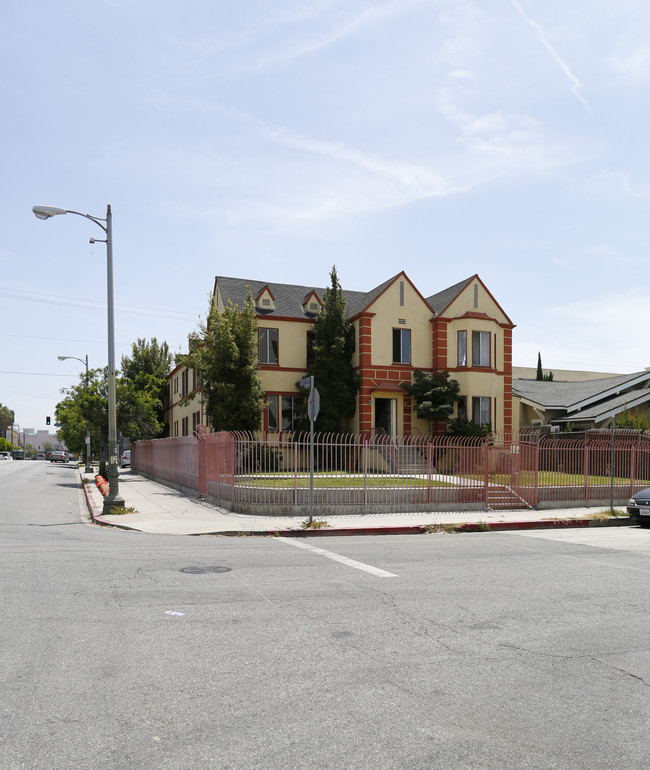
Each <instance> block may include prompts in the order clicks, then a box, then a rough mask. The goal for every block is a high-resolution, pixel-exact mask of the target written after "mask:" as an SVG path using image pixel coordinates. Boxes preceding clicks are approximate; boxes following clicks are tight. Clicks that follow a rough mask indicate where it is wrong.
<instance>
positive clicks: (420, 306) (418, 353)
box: [369, 278, 433, 369]
mask: <svg viewBox="0 0 650 770" xmlns="http://www.w3.org/2000/svg"><path fill="white" fill-rule="evenodd" d="M401 281H403V283H404V305H400V282H401ZM369 311H370V312H371V313H374V314H375V315H374V317H373V318H372V321H371V340H372V358H371V364H372V365H373V366H391V365H392V364H393V329H410V331H411V365H412V366H413V367H414V368H415V369H431V367H432V366H433V346H432V330H431V310H430V308H429V307H428V305H427V304H426V303H425V302H424V301H423V299H422V298H421V297H420V295H419V294H418V293H417V292H416V291H415V290H414V288H413V287H412V286H411V284H410V283H409V281H407V280H406V279H401V278H400V279H398V280H397V281H395V283H393V284H392V286H390V287H389V288H388V289H387V290H386V291H385V292H384V293H383V294H382V295H381V296H380V297H378V298H377V299H376V300H375V302H373V304H372V305H371V306H370V308H369ZM400 320H402V321H404V323H400Z"/></svg>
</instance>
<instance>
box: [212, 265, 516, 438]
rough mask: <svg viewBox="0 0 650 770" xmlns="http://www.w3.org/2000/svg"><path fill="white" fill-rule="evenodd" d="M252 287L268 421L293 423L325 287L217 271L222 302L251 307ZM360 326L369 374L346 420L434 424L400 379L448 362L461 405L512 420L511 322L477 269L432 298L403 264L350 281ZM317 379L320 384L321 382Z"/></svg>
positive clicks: (361, 358) (360, 352) (363, 424)
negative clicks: (367, 279)
mask: <svg viewBox="0 0 650 770" xmlns="http://www.w3.org/2000/svg"><path fill="white" fill-rule="evenodd" d="M249 291H250V293H251V296H252V298H253V301H254V303H255V313H256V317H257V326H258V342H259V362H258V372H259V375H260V378H261V380H262V384H263V387H264V390H265V392H266V408H265V412H264V429H265V430H266V431H269V432H271V433H281V432H283V431H291V430H293V428H294V416H295V415H296V406H297V401H296V399H297V398H298V391H297V388H296V383H297V382H298V381H299V380H300V379H301V378H302V377H303V376H304V374H305V372H306V368H307V358H308V356H309V355H310V352H309V351H310V345H311V344H312V342H313V325H314V319H315V318H316V316H317V314H318V312H319V310H320V307H321V304H322V301H323V297H324V295H325V291H326V288H325V287H322V286H306V285H296V284H286V283H277V282H273V281H268V282H267V281H263V280H259V279H246V278H233V277H228V276H217V277H216V278H215V283H214V292H213V297H214V302H215V304H216V306H217V309H219V310H223V309H224V308H225V306H226V304H227V303H228V302H229V301H230V302H232V304H234V305H237V306H239V307H243V305H244V303H245V301H246V297H247V294H248V292H249ZM343 294H344V297H345V301H346V306H347V311H348V315H349V317H350V318H351V320H352V322H353V325H354V328H355V335H356V336H355V341H356V349H355V354H354V359H353V365H354V366H355V368H356V370H357V371H358V373H359V375H360V377H361V389H360V392H359V396H358V401H357V411H356V414H355V416H354V418H353V420H352V421H351V422H350V424H349V425H347V426H345V428H346V429H347V430H349V431H351V432H355V433H372V432H375V431H385V432H386V433H388V434H389V435H393V436H396V435H404V434H411V433H413V432H418V431H420V432H423V433H424V432H426V431H427V430H428V426H427V425H426V423H425V422H423V421H421V420H419V419H418V418H417V417H416V415H415V413H414V411H413V404H412V403H411V400H410V399H409V397H408V395H407V394H406V392H405V391H404V389H403V388H402V387H401V385H402V384H404V383H411V382H412V378H413V372H414V371H415V370H420V371H424V372H436V371H443V370H449V372H450V374H451V376H452V377H453V378H454V379H456V380H457V381H458V382H459V383H460V385H461V391H460V392H461V400H460V402H459V404H458V414H459V415H465V416H467V417H469V419H472V420H474V421H476V422H481V423H486V422H490V423H492V425H493V426H494V427H495V428H497V429H503V428H506V429H510V428H511V427H512V416H513V412H512V393H511V382H512V329H513V328H514V326H513V324H512V322H511V321H510V319H509V318H508V316H507V315H506V314H505V313H504V311H503V310H502V309H501V307H500V306H499V304H498V302H497V301H496V300H495V299H494V297H493V296H492V294H491V293H490V292H489V291H488V289H487V288H486V287H485V285H484V284H483V282H482V281H481V279H480V278H479V276H478V275H474V276H471V277H470V278H467V279H466V280H464V281H461V282H459V283H457V284H454V286H451V287H449V288H447V289H444V290H443V291H440V292H438V293H436V294H432V295H430V296H429V297H428V298H425V295H424V294H422V293H421V292H420V291H419V290H418V289H417V288H416V287H415V286H414V284H413V283H412V282H411V280H410V279H409V278H408V276H407V275H406V274H405V273H404V272H401V273H398V274H397V275H395V276H393V277H392V278H389V279H388V280H386V281H384V282H382V283H381V284H379V285H378V286H375V287H374V288H372V289H370V290H369V291H350V290H347V289H344V290H343ZM316 387H318V383H316Z"/></svg>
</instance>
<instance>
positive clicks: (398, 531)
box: [97, 517, 636, 537]
mask: <svg viewBox="0 0 650 770" xmlns="http://www.w3.org/2000/svg"><path fill="white" fill-rule="evenodd" d="M97 523H98V524H102V525H103V526H105V527H116V528H117V529H124V530H131V531H133V532H139V531H140V530H139V529H138V528H137V527H130V526H129V525H128V524H115V523H114V522H108V521H102V520H101V517H99V518H98V519H97ZM635 523H636V522H634V521H633V520H631V519H629V518H622V519H605V520H599V519H549V520H543V521H504V522H495V523H493V524H488V526H489V529H483V527H484V526H485V523H478V522H477V523H469V522H465V523H463V524H448V525H444V524H441V525H431V526H428V525H425V524H414V525H413V526H386V527H346V528H341V527H324V528H323V529H269V530H239V531H235V530H225V531H223V530H220V531H215V532H192V533H188V534H187V535H185V536H186V537H203V536H208V537H346V536H352V535H358V536H360V535H377V536H379V535H425V534H435V533H438V532H446V531H449V532H450V534H462V533H463V532H486V533H489V532H508V531H517V530H527V529H562V528H564V529H575V528H577V527H629V526H633V525H634V524H635ZM166 534H167V533H166Z"/></svg>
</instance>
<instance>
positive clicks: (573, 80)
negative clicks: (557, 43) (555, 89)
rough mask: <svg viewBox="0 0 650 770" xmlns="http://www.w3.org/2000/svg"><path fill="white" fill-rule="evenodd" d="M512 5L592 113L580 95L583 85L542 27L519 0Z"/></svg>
mask: <svg viewBox="0 0 650 770" xmlns="http://www.w3.org/2000/svg"><path fill="white" fill-rule="evenodd" d="M510 3H511V5H512V6H513V7H514V8H515V10H516V11H517V12H518V13H519V15H520V16H521V18H522V19H523V20H524V21H525V22H526V24H528V25H529V26H531V27H532V28H533V29H534V30H535V31H536V32H537V36H538V38H539V40H540V42H541V43H542V45H543V46H544V48H546V50H547V51H548V52H549V53H550V54H551V56H552V57H553V58H554V59H555V61H556V62H557V63H558V64H559V66H560V69H561V70H562V72H564V74H565V76H566V77H567V79H568V80H569V82H570V83H571V90H572V91H573V94H574V96H575V97H576V99H577V100H578V101H579V102H580V103H581V104H582V106H583V107H584V108H585V109H586V110H587V112H591V107H590V106H589V103H588V102H587V100H586V99H585V98H584V96H583V95H582V94H581V93H580V89H581V88H582V87H583V86H582V83H581V82H580V81H579V80H578V78H577V77H576V76H575V75H574V74H573V72H571V70H570V68H569V65H568V64H567V63H566V62H565V61H564V59H563V58H562V57H561V56H560V54H559V53H558V52H557V51H556V50H555V48H554V47H553V46H552V45H551V43H550V42H549V39H548V38H547V37H546V33H545V32H544V30H543V29H542V27H541V26H540V25H539V24H538V23H537V22H536V21H535V20H534V19H531V17H530V16H528V15H527V14H526V12H525V11H524V9H523V8H522V7H521V5H520V4H519V3H518V2H517V0H510Z"/></svg>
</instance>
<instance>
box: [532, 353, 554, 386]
mask: <svg viewBox="0 0 650 770" xmlns="http://www.w3.org/2000/svg"><path fill="white" fill-rule="evenodd" d="M535 379H536V380H539V381H540V382H553V372H549V373H548V374H544V370H543V369H542V354H541V353H538V354H537V376H536V377H535Z"/></svg>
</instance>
